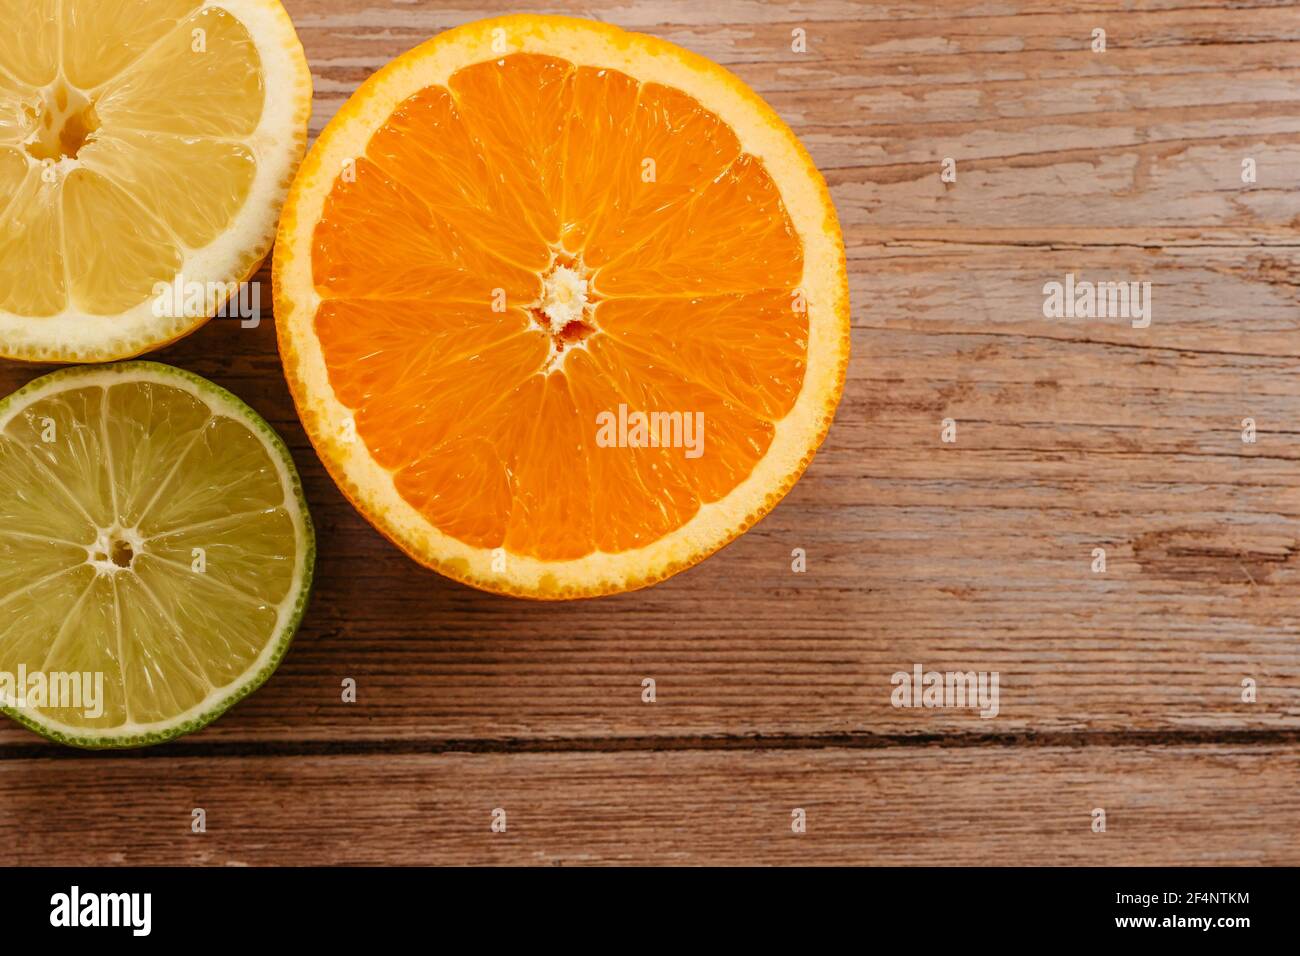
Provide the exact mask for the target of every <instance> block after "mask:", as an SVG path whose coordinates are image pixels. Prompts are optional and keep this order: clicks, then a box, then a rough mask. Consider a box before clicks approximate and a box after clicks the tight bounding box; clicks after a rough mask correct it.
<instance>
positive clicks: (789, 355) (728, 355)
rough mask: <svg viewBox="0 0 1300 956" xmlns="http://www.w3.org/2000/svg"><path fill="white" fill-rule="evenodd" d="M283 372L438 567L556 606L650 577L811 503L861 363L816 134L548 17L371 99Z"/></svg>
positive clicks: (283, 244)
mask: <svg viewBox="0 0 1300 956" xmlns="http://www.w3.org/2000/svg"><path fill="white" fill-rule="evenodd" d="M274 279H275V303H276V317H277V331H278V334H279V340H280V350H281V356H282V359H283V362H284V366H285V370H286V374H287V377H288V380H289V383H290V385H291V388H292V391H293V395H294V398H295V400H296V402H297V404H298V409H299V412H300V414H301V416H302V418H303V421H304V422H305V424H306V427H307V430H308V433H309V434H310V436H311V439H312V441H313V442H314V444H315V446H316V448H317V450H318V452H319V454H320V456H321V458H322V460H323V461H324V463H325V465H326V467H327V468H328V469H329V471H330V472H331V474H332V475H333V476H334V478H335V480H336V481H337V482H338V483H339V485H340V487H341V488H342V489H343V490H344V492H345V494H347V495H348V496H349V498H351V500H352V501H353V503H354V504H356V506H357V507H358V508H359V509H360V510H361V511H362V512H363V513H364V514H365V515H366V516H367V517H368V518H369V519H370V520H371V521H372V522H373V523H374V524H375V525H377V526H378V528H379V529H380V530H381V531H382V532H384V533H385V534H386V535H388V536H389V537H390V538H392V539H393V540H394V541H395V542H396V543H397V544H398V545H400V546H401V547H402V548H403V549H405V550H406V551H407V552H408V553H410V554H411V555H412V556H414V557H415V558H416V559H417V560H419V561H421V562H423V563H425V564H427V565H429V566H431V567H433V568H436V569H437V570H439V571H441V572H442V573H444V574H447V575H449V576H451V577H453V578H456V579H459V580H461V581H464V582H467V583H469V584H472V585H475V586H477V587H481V588H484V589H487V590H491V591H497V592H503V593H508V594H517V595H523V596H528V597H536V598H567V597H577V596H590V595H596V594H604V593H609V592H614V591H622V590H627V589H630V588H635V587H640V586H644V585H647V584H651V583H653V582H655V581H658V580H661V579H663V578H665V577H667V576H669V575H671V574H673V573H675V572H677V571H680V570H682V569H683V568H685V567H688V566H690V565H692V564H694V563H695V562H697V561H699V560H701V559H702V558H703V557H705V556H706V555H708V554H710V553H712V552H713V551H715V550H717V549H718V548H720V547H721V546H722V545H724V544H726V543H727V542H728V541H730V540H731V539H733V538H734V537H735V536H736V535H738V534H740V533H741V532H742V531H744V530H745V529H746V528H748V527H749V526H750V525H751V524H753V523H754V522H755V521H757V520H758V519H759V518H760V517H762V516H763V515H764V514H765V513H766V512H767V511H768V510H769V509H771V508H772V507H773V506H774V505H775V504H776V502H777V501H778V500H779V499H780V498H781V497H782V496H783V495H784V494H785V493H786V492H787V491H788V490H789V489H790V487H791V486H792V485H793V484H794V482H795V481H796V480H797V478H798V477H799V476H800V474H802V472H803V470H804V469H805V468H806V467H807V465H808V463H809V461H810V460H811V458H812V456H813V453H814V452H815V451H816V449H817V448H818V446H819V445H820V443H821V441H822V439H823V437H824V436H825V434H826V431H827V429H828V428H829V426H830V423H831V419H832V416H833V415H834V411H835V407H836V404H837V402H838V401H839V397H840V393H841V390H842V388H843V382H844V375H845V369H846V365H847V361H848V354H849V312H848V289H847V279H846V270H845V261H844V246H843V241H842V238H841V236H840V230H839V225H838V222H837V220H836V216H835V211H834V207H833V206H832V204H831V199H830V196H829V193H828V192H827V189H826V185H825V183H824V182H823V180H822V178H821V176H820V175H819V174H818V172H817V170H816V168H815V167H814V166H813V164H812V161H811V160H810V159H809V157H808V155H807V153H806V152H805V151H804V150H803V148H802V147H801V145H800V144H799V142H798V140H797V139H796V138H795V136H794V134H793V133H792V132H791V131H790V130H789V129H788V128H787V127H786V126H785V125H784V124H783V123H782V122H781V120H780V119H779V118H778V117H777V116H776V114H775V113H774V112H773V111H772V110H771V109H770V108H769V107H768V106H767V105H766V104H764V103H763V102H762V100H760V99H759V98H758V96H757V95H755V94H754V93H753V92H752V91H751V90H749V89H748V88H747V87H745V86H744V85H743V84H742V83H741V82H740V81H739V80H737V79H736V78H735V77H734V76H732V75H731V74H730V73H728V72H726V71H725V70H723V69H722V68H721V67H719V66H717V65H715V64H713V63H710V62H708V61H707V60H704V59H702V58H700V57H698V56H695V55H692V54H690V53H688V52H686V51H685V50H682V49H680V48H678V47H676V46H673V45H672V44H670V43H666V42H664V41H661V40H657V39H654V38H652V37H647V36H641V35H637V34H629V33H624V32H623V31H621V30H618V29H616V28H614V27H610V26H607V25H605V24H600V23H593V22H589V21H583V20H575V19H570V18H564V17H549V16H528V15H524V16H515V17H504V18H500V19H493V20H486V21H481V22H478V23H473V24H470V25H468V26H465V27H461V28H458V29H455V30H451V31H449V32H447V33H444V34H442V35H440V36H438V37H436V38H434V39H433V40H431V41H429V42H427V43H425V44H424V45H422V46H420V47H418V48H416V49H415V50H412V51H411V52H409V53H407V54H405V55H404V56H402V57H400V58H398V59H397V60H396V61H394V62H393V63H391V64H389V65H388V66H387V67H385V68H384V69H383V70H381V71H380V72H378V73H377V74H375V75H374V76H372V77H371V78H370V79H369V80H367V81H366V82H365V83H364V84H363V85H362V86H361V88H360V89H359V90H358V91H357V92H356V94H355V95H354V96H353V97H352V98H351V99H350V100H349V101H348V103H347V104H345V105H344V107H343V108H342V110H341V111H340V112H339V113H338V115H337V116H336V117H335V118H334V120H333V121H332V122H331V123H330V124H329V126H328V127H327V128H326V130H325V131H324V133H323V134H322V136H321V137H320V140H319V141H318V142H317V144H316V145H315V147H314V148H313V150H312V152H311V153H310V154H309V156H308V158H307V159H306V160H305V161H304V163H303V166H302V167H301V169H300V170H299V174H298V177H297V178H296V180H295V182H294V185H293V187H292V188H291V190H290V194H289V198H288V199H287V200H286V205H285V212H284V215H283V217H282V218H281V224H280V232H279V235H278V238H277V242H276V255H275V269H274Z"/></svg>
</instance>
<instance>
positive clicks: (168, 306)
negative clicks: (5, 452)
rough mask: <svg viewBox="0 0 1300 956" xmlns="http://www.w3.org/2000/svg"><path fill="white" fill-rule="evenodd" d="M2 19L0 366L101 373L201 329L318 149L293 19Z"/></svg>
mask: <svg viewBox="0 0 1300 956" xmlns="http://www.w3.org/2000/svg"><path fill="white" fill-rule="evenodd" d="M0 21H2V22H4V23H5V24H6V25H9V26H7V28H6V30H5V31H4V35H3V36H0V355H4V356H6V357H9V358H16V359H23V360H27V361H91V362H101V361H107V360H109V359H114V358H122V357H125V356H129V355H137V354H139V353H141V352H144V351H146V350H148V349H152V348H157V347H158V346H160V345H163V344H165V343H167V342H170V341H172V340H173V339H177V338H179V337H181V336H183V335H185V334H187V333H189V332H192V331H193V330H194V329H195V328H197V327H198V326H199V325H201V324H202V323H203V322H204V321H206V320H207V319H208V318H209V317H210V316H211V315H213V314H214V313H216V312H217V311H219V310H223V309H224V308H225V307H226V306H227V304H228V303H230V301H231V299H232V297H233V296H234V295H235V294H236V293H237V292H238V288H237V287H238V285H239V284H240V283H242V282H244V281H245V280H246V279H248V277H249V276H251V275H252V274H253V272H255V271H256V269H257V266H258V264H259V263H260V262H261V261H262V259H263V258H264V257H265V256H266V253H267V250H268V249H269V248H270V244H271V240H272V239H273V238H274V234H275V224H276V220H277V216H278V213H279V210H280V206H281V204H282V202H283V200H284V194H285V192H286V190H287V189H288V186H289V182H290V180H291V179H292V176H293V173H294V171H295V170H296V168H297V166H298V163H299V161H300V160H301V159H302V154H303V151H304V149H305V148H306V142H307V119H308V115H309V113H310V111H311V73H310V72H309V71H308V69H307V62H306V59H305V57H304V56H303V52H302V46H301V45H300V44H299V42H298V37H297V34H295V32H294V29H293V25H292V24H291V23H290V21H289V17H288V15H287V14H286V13H285V12H284V9H283V8H282V7H281V6H280V4H279V2H278V0H214V2H204V0H0ZM13 24H19V25H20V29H18V31H17V32H14V30H13V29H12V25H13ZM237 301H238V303H239V311H238V312H237V313H235V312H234V310H233V308H232V309H231V310H229V311H231V312H232V314H238V315H239V316H240V317H241V318H244V319H250V318H252V315H251V308H252V304H251V302H250V297H249V296H248V295H247V294H245V295H243V296H242V297H241V298H240V299H239V300H237Z"/></svg>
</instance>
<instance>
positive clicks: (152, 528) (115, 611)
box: [0, 362, 315, 747]
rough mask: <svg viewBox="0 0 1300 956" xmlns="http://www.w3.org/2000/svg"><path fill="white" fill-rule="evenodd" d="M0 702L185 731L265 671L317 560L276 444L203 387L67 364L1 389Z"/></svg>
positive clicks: (245, 414)
mask: <svg viewBox="0 0 1300 956" xmlns="http://www.w3.org/2000/svg"><path fill="white" fill-rule="evenodd" d="M0 485H2V486H3V487H4V488H5V489H7V491H6V494H5V495H4V496H2V497H0V708H2V709H4V710H5V712H6V713H8V714H9V715H10V716H11V717H14V718H15V719H17V720H18V721H20V722H21V723H23V724H26V725H27V726H28V727H30V728H32V729H33V730H35V731H37V732H38V733H41V734H44V735H45V736H47V737H50V738H52V739H54V740H58V741H61V742H64V743H69V744H73V745H76V746H82V747H130V746H138V745H142V744H151V743H158V742H160V741H163V740H168V739H171V738H173V737H177V736H180V735H181V734H185V733H188V732H190V731H192V730H196V729H198V728H199V727H202V726H203V725H205V724H207V723H209V722H210V721H212V720H215V719H216V718H217V717H218V716H220V715H221V714H222V713H223V712H224V711H225V710H226V709H227V708H229V707H230V706H231V705H232V704H234V703H235V702H236V701H238V700H240V699H241V698H242V697H244V696H245V695H247V694H249V693H250V692H252V691H253V690H255V689H256V688H257V687H258V686H259V685H261V683H262V682H263V681H264V680H266V679H267V677H269V676H270V674H271V672H272V671H274V670H275V668H276V665H277V664H278V663H279V662H280V658H281V657H282V656H283V655H284V652H285V650H286V649H287V648H288V646H289V642H290V640H291V639H292V637H293V633H294V631H295V629H296V628H297V626H298V622H299V620H300V618H301V617H302V613H303V609H304V608H305V606H306V603H307V595H308V591H309V588H310V585H311V578H312V571H313V568H314V566H315V544H314V540H315V539H314V535H313V531H312V525H311V519H310V516H309V515H308V513H307V506H306V504H305V503H304V502H303V497H302V491H301V488H300V486H299V482H298V475H297V472H296V471H295V470H294V466H293V461H292V459H290V457H289V453H288V451H287V450H286V449H285V447H284V443H283V442H281V441H280V439H279V437H278V436H277V435H276V434H275V433H274V432H273V431H272V430H271V428H270V426H268V425H267V424H266V422H264V421H263V420H262V419H261V418H259V417H258V415H257V413H256V412H254V411H253V410H252V409H250V408H249V407H248V406H247V405H245V404H244V403H243V402H241V401H240V400H239V399H237V398H235V397H234V396H233V395H231V394H230V393H229V392H227V391H225V390H224V389H221V388H218V387H217V386H216V385H213V384H212V383H211V382H208V381H206V380H204V379H201V378H199V377H198V376H195V375H191V374H189V373H187V372H182V371H180V370H178V369H174V368H171V367H169V366H166V365H158V364H155V363H152V362H128V363H124V364H120V365H106V366H82V367H79V368H73V369H64V370H62V371H58V372H54V373H53V374H50V375H46V376H45V377H43V378H39V379H37V380H36V381H34V382H32V383H31V384H29V385H27V386H26V387H25V388H22V389H20V390H19V391H17V392H15V393H14V394H13V395H11V396H9V398H7V399H5V400H4V401H3V402H0Z"/></svg>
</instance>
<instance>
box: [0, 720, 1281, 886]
mask: <svg viewBox="0 0 1300 956" xmlns="http://www.w3.org/2000/svg"><path fill="white" fill-rule="evenodd" d="M86 767H87V761H85V760H82V759H39V760H12V759H11V760H6V761H4V762H3V763H0V790H3V792H4V793H5V797H6V799H5V800H4V801H3V802H0V841H3V845H4V846H6V847H7V848H8V851H7V859H8V862H10V863H12V864H17V865H20V866H21V865H52V864H77V865H115V864H144V865H152V864H178V863H179V864H206V865H250V864H251V865H258V864H270V863H275V864H311V865H319V864H346V863H357V864H361V863H381V862H382V863H385V864H487V863H491V864H509V865H514V864H525V865H547V864H553V865H561V864H607V863H643V864H647V863H648V864H698V863H708V864H715V865H730V864H753V863H766V864H793V863H817V864H866V863H871V864H936V865H955V864H968V865H969V864H993V865H1015V864H1026V863H1048V864H1086V865H1102V864H1105V865H1148V864H1165V865H1169V864H1218V865H1235V864H1249V865H1294V864H1296V863H1300V838H1298V837H1297V834H1300V795H1297V792H1296V789H1295V780H1296V778H1297V774H1300V751H1298V750H1297V748H1296V747H1295V746H1294V745H1291V746H1278V745H1269V746H1260V747H1240V746H1228V745H1207V746H1172V747H1167V748H1165V747H1155V748H1150V749H1145V748H1133V747H1082V748H1056V747H1046V748H1038V747H1010V748H1007V747H963V748H942V747H926V748H914V747H899V748H887V749H882V750H842V749H826V750H821V749H818V750H807V751H699V750H683V751H669V752H661V753H647V752H602V753H516V754H475V755H470V754H456V753H444V754H415V753H410V754H390V755H386V756H384V757H383V759H376V758H375V757H373V756H356V755H340V756H315V757H230V758H226V759H218V760H213V759H207V758H183V759H169V760H157V759H149V758H144V759H141V758H138V757H135V758H118V759H110V760H101V761H99V762H98V763H97V764H96V765H95V770H96V772H95V773H94V774H92V775H88V774H87V773H86V772H85V771H86ZM124 794H129V795H130V799H129V800H124V799H123V795H124ZM196 807H200V808H202V809H203V810H204V811H205V812H206V823H207V832H206V833H202V834H195V833H192V832H191V820H192V811H193V809H194V808H196ZM498 808H500V809H504V810H505V813H506V826H507V829H506V832H504V833H493V832H491V829H490V826H491V822H492V814H493V811H494V810H496V809H498ZM796 808H801V809H803V810H804V811H805V813H806V815H807V832H805V833H802V834H796V833H794V832H792V828H791V820H792V817H791V814H792V811H793V810H794V809H796ZM1096 808H1101V809H1103V810H1104V811H1105V824H1106V831H1105V832H1104V833H1096V832H1093V830H1092V821H1093V810H1094V809H1096Z"/></svg>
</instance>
